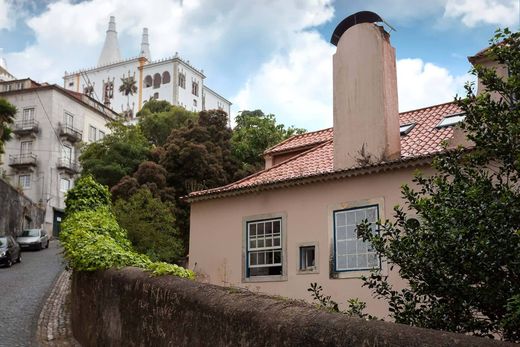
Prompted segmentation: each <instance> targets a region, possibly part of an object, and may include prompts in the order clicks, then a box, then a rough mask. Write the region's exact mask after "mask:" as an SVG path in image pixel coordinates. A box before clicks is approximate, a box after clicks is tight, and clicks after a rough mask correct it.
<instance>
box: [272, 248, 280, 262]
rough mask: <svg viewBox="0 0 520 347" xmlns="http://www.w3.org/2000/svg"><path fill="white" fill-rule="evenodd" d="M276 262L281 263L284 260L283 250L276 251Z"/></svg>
mask: <svg viewBox="0 0 520 347" xmlns="http://www.w3.org/2000/svg"><path fill="white" fill-rule="evenodd" d="M273 253H274V263H275V264H280V263H281V262H282V251H274V252H273Z"/></svg>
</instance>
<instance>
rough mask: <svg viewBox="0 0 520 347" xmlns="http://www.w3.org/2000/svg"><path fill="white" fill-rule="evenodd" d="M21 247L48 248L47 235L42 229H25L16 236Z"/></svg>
mask: <svg viewBox="0 0 520 347" xmlns="http://www.w3.org/2000/svg"><path fill="white" fill-rule="evenodd" d="M16 241H17V242H18V243H19V244H20V247H21V249H42V248H44V247H45V248H49V236H48V235H47V232H46V231H45V230H43V229H26V230H24V231H23V232H22V235H20V236H18V237H17V238H16Z"/></svg>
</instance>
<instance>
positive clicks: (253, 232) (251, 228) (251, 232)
mask: <svg viewBox="0 0 520 347" xmlns="http://www.w3.org/2000/svg"><path fill="white" fill-rule="evenodd" d="M249 235H251V236H253V235H256V224H254V223H251V224H249Z"/></svg>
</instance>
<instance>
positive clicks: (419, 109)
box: [399, 100, 455, 115]
mask: <svg viewBox="0 0 520 347" xmlns="http://www.w3.org/2000/svg"><path fill="white" fill-rule="evenodd" d="M448 104H455V100H454V101H446V102H442V103H440V104H436V105H430V106H425V107H420V108H416V109H413V110H409V111H404V112H399V115H402V114H406V113H411V112H417V111H421V110H427V109H429V108H434V107H439V106H443V105H448Z"/></svg>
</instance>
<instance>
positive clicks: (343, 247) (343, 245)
mask: <svg viewBox="0 0 520 347" xmlns="http://www.w3.org/2000/svg"><path fill="white" fill-rule="evenodd" d="M336 252H337V253H338V255H344V254H346V253H347V241H338V243H337V245H336Z"/></svg>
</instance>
